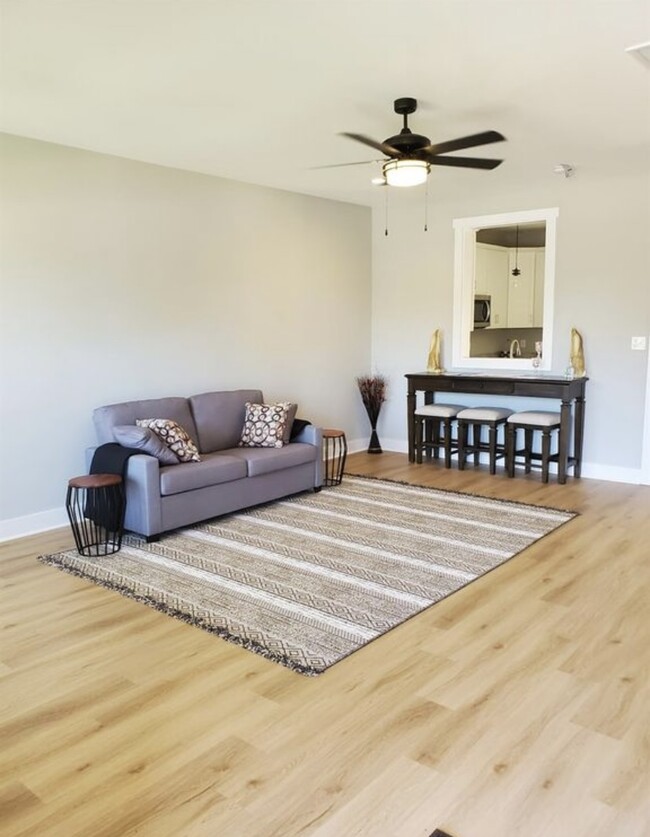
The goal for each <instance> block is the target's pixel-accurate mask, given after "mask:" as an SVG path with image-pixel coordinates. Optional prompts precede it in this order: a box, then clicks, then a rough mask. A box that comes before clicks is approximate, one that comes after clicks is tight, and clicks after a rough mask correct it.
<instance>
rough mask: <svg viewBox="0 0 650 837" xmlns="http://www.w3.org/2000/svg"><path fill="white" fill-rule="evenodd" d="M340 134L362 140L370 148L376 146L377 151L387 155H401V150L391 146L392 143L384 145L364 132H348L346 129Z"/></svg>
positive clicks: (358, 140)
mask: <svg viewBox="0 0 650 837" xmlns="http://www.w3.org/2000/svg"><path fill="white" fill-rule="evenodd" d="M341 136H342V137H349V138H350V139H353V140H356V141H357V142H362V143H363V144H364V145H369V146H370V147H371V148H376V149H377V151H381V153H382V154H385V155H386V156H387V157H399V156H400V155H401V152H400V151H398V150H397V149H396V148H393V146H392V145H386V143H385V142H377V140H374V139H371V138H370V137H366V136H364V134H348V133H347V132H346V131H343V132H342V133H341Z"/></svg>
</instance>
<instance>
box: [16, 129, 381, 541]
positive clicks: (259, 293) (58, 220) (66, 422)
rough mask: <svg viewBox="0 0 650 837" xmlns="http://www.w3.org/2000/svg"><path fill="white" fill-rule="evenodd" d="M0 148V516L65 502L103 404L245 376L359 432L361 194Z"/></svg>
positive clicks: (363, 335)
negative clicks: (293, 189) (334, 197)
mask: <svg viewBox="0 0 650 837" xmlns="http://www.w3.org/2000/svg"><path fill="white" fill-rule="evenodd" d="M0 152H1V155H2V180H1V183H0V187H1V193H2V285H1V287H0V308H1V315H0V316H1V320H0V363H1V367H0V373H1V374H0V399H1V403H2V409H1V410H0V421H1V430H0V432H1V434H2V438H3V440H4V445H3V451H2V466H1V473H0V481H1V482H0V522H1V521H2V520H7V519H10V518H17V517H22V516H25V515H31V514H34V513H37V512H44V511H46V510H49V509H55V508H60V507H61V506H62V505H63V499H64V496H65V487H66V482H67V479H68V478H69V477H70V476H73V475H75V474H77V473H82V472H83V471H84V460H83V451H84V448H85V447H86V446H87V445H89V444H92V443H94V433H93V429H92V424H91V412H92V409H93V408H94V407H96V406H98V405H101V404H108V403H112V402H116V401H122V400H128V399H131V398H146V397H155V396H163V395H190V394H192V393H197V392H203V391H207V390H214V389H229V388H237V387H260V388H262V390H263V391H264V394H265V397H266V398H267V400H270V399H276V398H282V399H286V398H289V399H293V400H296V401H298V403H299V415H302V416H303V417H307V418H310V419H312V420H313V421H314V422H317V423H322V424H325V425H331V426H335V427H341V428H342V429H344V430H345V431H346V433H347V434H348V437H349V438H351V439H354V438H356V437H363V436H365V435H367V427H366V422H365V414H363V411H362V410H361V409H360V408H359V405H358V403H357V400H358V394H357V391H356V385H355V376H356V375H359V374H363V373H366V372H367V371H368V369H369V364H370V286H371V273H370V265H371V262H370V256H371V244H370V210H369V209H367V208H364V207H360V206H354V205H350V204H343V203H337V202H333V201H327V200H322V199H318V198H312V197H306V196H302V195H296V194H292V193H289V192H282V191H278V190H273V189H267V188H262V187H256V186H250V185H246V184H242V183H237V182H234V181H229V180H223V179H219V178H215V177H208V176H205V175H199V174H192V173H189V172H184V171H179V170H175V169H167V168H162V167H158V166H152V165H147V164H143V163H138V162H133V161H129V160H124V159H120V158H117V157H110V156H105V155H101V154H94V153H91V152H86V151H79V150H76V149H72V148H67V147H64V146H58V145H52V144H48V143H42V142H37V141H33V140H27V139H24V138H19V137H14V136H7V135H4V136H2V137H1V146H0ZM48 519H49V518H48ZM0 534H1V533H0Z"/></svg>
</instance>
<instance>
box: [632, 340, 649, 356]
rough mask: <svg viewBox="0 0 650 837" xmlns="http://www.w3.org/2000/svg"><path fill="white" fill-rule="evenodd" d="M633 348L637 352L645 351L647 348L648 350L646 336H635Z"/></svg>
mask: <svg viewBox="0 0 650 837" xmlns="http://www.w3.org/2000/svg"><path fill="white" fill-rule="evenodd" d="M631 348H632V349H634V350H635V351H637V352H645V350H646V338H645V337H633V338H632V346H631Z"/></svg>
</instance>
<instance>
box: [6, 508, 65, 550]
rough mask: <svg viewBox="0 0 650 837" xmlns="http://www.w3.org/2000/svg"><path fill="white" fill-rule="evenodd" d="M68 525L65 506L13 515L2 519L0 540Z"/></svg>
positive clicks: (10, 539)
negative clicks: (19, 515)
mask: <svg viewBox="0 0 650 837" xmlns="http://www.w3.org/2000/svg"><path fill="white" fill-rule="evenodd" d="M67 525H68V515H67V514H66V511H65V508H64V507H63V506H61V508H58V509H49V510H48V511H43V512H36V514H26V515H23V516H22V517H11V518H9V519H8V520H0V542H2V541H12V540H14V538H24V537H26V536H27V535H36V534H38V533H39V532H49V531H50V530H51V529H59V528H60V527H61V526H67Z"/></svg>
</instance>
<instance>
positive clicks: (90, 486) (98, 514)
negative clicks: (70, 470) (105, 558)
mask: <svg viewBox="0 0 650 837" xmlns="http://www.w3.org/2000/svg"><path fill="white" fill-rule="evenodd" d="M65 507H66V511H67V513H68V518H69V520H70V526H71V527H72V534H73V535H74V541H75V544H76V545H77V551H78V552H79V554H80V555H86V556H88V557H97V556H100V555H112V554H113V553H114V552H117V551H118V550H119V549H120V547H121V546H122V528H123V525H124V508H125V503H124V486H123V484H122V477H121V476H120V475H119V474H90V475H89V476H85V477H73V478H72V479H71V480H69V482H68V493H67V495H66V499H65Z"/></svg>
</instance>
